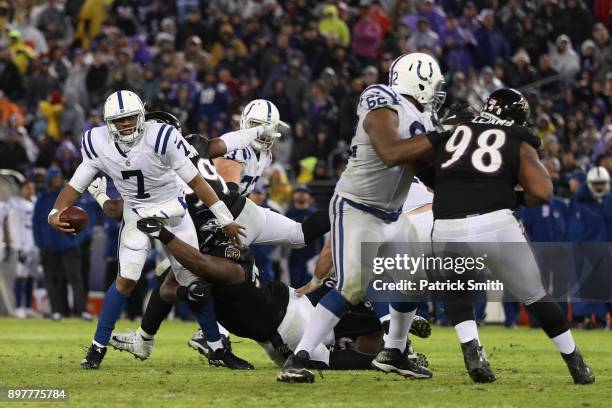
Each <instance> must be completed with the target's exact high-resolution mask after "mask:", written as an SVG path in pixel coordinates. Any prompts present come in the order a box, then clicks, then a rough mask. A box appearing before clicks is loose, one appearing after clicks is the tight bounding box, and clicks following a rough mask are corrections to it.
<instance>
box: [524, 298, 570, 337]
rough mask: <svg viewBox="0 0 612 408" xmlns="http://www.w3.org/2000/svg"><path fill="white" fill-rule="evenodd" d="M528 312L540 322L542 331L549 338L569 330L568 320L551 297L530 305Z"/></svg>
mask: <svg viewBox="0 0 612 408" xmlns="http://www.w3.org/2000/svg"><path fill="white" fill-rule="evenodd" d="M525 306H526V307H527V310H529V312H531V314H533V316H534V317H535V318H536V319H537V320H538V322H539V323H540V325H541V326H542V329H543V330H544V332H545V333H546V335H547V336H548V337H549V338H551V339H552V338H553V337H557V336H558V335H560V334H561V333H565V332H566V331H568V330H569V324H568V322H567V318H566V317H565V315H564V314H563V311H562V310H561V307H559V304H558V303H557V302H555V300H554V299H553V298H551V297H550V296H549V295H546V296H544V297H543V298H542V299H540V300H538V301H537V302H535V303H532V304H530V305H525Z"/></svg>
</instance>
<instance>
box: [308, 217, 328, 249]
mask: <svg viewBox="0 0 612 408" xmlns="http://www.w3.org/2000/svg"><path fill="white" fill-rule="evenodd" d="M330 229H331V224H330V223H329V212H328V211H327V210H319V211H317V212H315V213H313V214H312V215H310V216H308V218H306V219H305V220H304V221H303V222H302V232H303V233H304V242H305V243H306V245H308V244H310V243H311V242H312V241H314V240H315V239H317V238H320V237H322V236H323V235H325V234H326V233H328V232H329V230H330Z"/></svg>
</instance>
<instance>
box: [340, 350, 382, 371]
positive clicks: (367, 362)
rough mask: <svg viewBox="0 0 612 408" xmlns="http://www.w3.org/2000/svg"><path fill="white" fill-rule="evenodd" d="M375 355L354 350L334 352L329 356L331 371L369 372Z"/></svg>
mask: <svg viewBox="0 0 612 408" xmlns="http://www.w3.org/2000/svg"><path fill="white" fill-rule="evenodd" d="M375 357H376V355H375V354H367V353H361V352H359V351H356V350H353V349H346V350H334V351H332V352H331V353H330V355H329V368H330V370H369V369H370V368H371V364H372V360H374V358H375Z"/></svg>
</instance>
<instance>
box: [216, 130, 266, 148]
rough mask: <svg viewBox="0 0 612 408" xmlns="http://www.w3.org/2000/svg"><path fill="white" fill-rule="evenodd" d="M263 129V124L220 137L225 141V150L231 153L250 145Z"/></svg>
mask: <svg viewBox="0 0 612 408" xmlns="http://www.w3.org/2000/svg"><path fill="white" fill-rule="evenodd" d="M263 131H264V128H263V126H255V127H253V128H249V129H241V130H236V131H234V132H229V133H226V134H224V135H222V136H220V139H221V140H223V143H225V152H226V153H229V152H233V151H234V150H239V149H244V148H245V147H247V146H249V145H250V144H251V142H252V141H253V140H255V138H256V137H257V136H260V135H261V134H262V133H263Z"/></svg>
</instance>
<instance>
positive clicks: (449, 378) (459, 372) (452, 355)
mask: <svg viewBox="0 0 612 408" xmlns="http://www.w3.org/2000/svg"><path fill="white" fill-rule="evenodd" d="M137 327H138V325H137V324H135V323H131V322H127V321H121V322H120V323H119V324H118V326H117V328H118V329H119V330H125V329H127V328H132V329H136V328H137ZM94 329H95V324H94V323H86V322H81V321H77V320H66V321H64V322H61V323H53V322H49V321H46V320H27V321H24V320H12V319H0V388H6V387H20V388H40V387H44V388H58V387H61V388H66V389H68V390H69V392H70V398H69V402H68V404H66V405H70V406H83V407H117V406H129V407H162V406H185V407H195V406H201V407H207V406H213V405H214V406H216V407H224V406H228V407H236V406H245V407H246V406H262V407H264V406H265V407H277V406H279V407H292V406H295V407H303V406H324V407H340V406H342V407H344V406H346V407H354V406H400V405H401V406H407V407H416V406H431V407H440V406H448V407H462V406H467V407H480V406H496V407H528V406H537V407H604V406H611V405H612V402H611V401H612V332H609V331H579V332H576V333H575V338H576V340H577V342H578V343H579V345H580V346H581V348H582V350H583V353H584V355H585V356H586V358H587V359H588V361H589V362H590V364H591V366H592V368H593V369H594V371H595V373H596V376H597V380H596V383H595V384H594V385H592V386H575V385H573V383H572V382H571V379H570V377H569V374H568V372H567V370H566V368H565V365H564V363H563V362H562V360H561V358H560V356H559V355H558V353H557V352H556V351H555V349H554V347H553V346H552V344H551V343H550V342H549V341H548V340H547V339H546V337H545V335H544V334H543V333H542V332H541V331H539V330H535V329H533V330H532V329H518V330H509V329H505V328H502V327H493V326H489V327H484V328H482V330H481V338H482V339H483V340H484V342H485V344H486V346H487V350H488V353H489V356H490V360H491V363H492V366H493V368H494V369H495V371H496V374H497V376H498V380H497V382H496V383H493V384H488V385H475V384H473V383H472V382H471V380H470V379H469V378H468V376H467V374H465V373H464V368H463V361H462V357H461V352H460V350H459V345H458V343H457V340H456V337H455V334H454V331H453V330H451V329H449V328H436V327H434V328H433V333H432V337H431V338H429V339H427V340H421V339H416V340H415V348H416V349H417V350H418V351H421V352H424V353H425V354H426V355H427V357H428V359H429V363H430V368H431V369H432V370H433V371H434V378H433V379H431V380H405V379H403V378H401V377H399V376H395V375H385V374H382V373H378V372H374V371H361V372H357V371H352V372H330V371H328V372H325V373H324V376H325V377H324V378H323V379H322V378H320V377H317V379H316V382H315V384H281V383H277V382H276V374H277V372H278V369H277V368H276V367H274V366H273V365H272V363H271V362H270V361H269V360H268V359H267V358H266V356H265V355H264V353H263V352H262V351H261V350H260V348H259V346H258V345H257V344H255V343H254V342H252V341H249V340H239V339H234V340H235V341H236V342H235V343H234V349H235V351H236V353H237V354H238V355H240V356H242V357H245V358H247V359H248V360H250V361H251V362H252V363H253V364H254V365H255V366H256V370H255V371H252V372H236V371H230V370H226V369H222V368H215V367H209V366H208V363H207V362H206V361H204V360H202V359H201V358H200V357H199V356H198V355H197V354H196V353H195V352H194V351H193V350H191V349H190V348H188V347H187V345H186V343H187V340H188V338H189V336H191V334H192V333H193V331H194V329H195V325H193V324H186V323H180V322H166V323H165V324H164V326H162V329H161V331H160V333H159V335H158V336H157V340H156V341H157V344H156V346H155V350H154V351H153V354H152V356H151V358H150V359H149V360H147V361H144V362H141V361H139V360H136V359H134V358H133V357H132V356H131V355H129V354H127V353H120V352H118V351H115V350H109V352H108V353H107V355H106V358H105V360H104V363H103V365H102V367H101V368H100V370H98V371H84V370H81V369H80V368H79V361H80V360H81V358H82V357H83V355H84V348H85V346H87V345H88V343H89V341H90V339H91V336H92V335H93V332H94ZM0 405H3V403H1V402H0ZM4 405H5V406H18V405H19V406H23V404H12V403H10V404H9V403H4ZM34 405H42V406H48V405H47V403H44V404H42V403H39V404H34V403H29V404H28V405H27V406H34Z"/></svg>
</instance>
